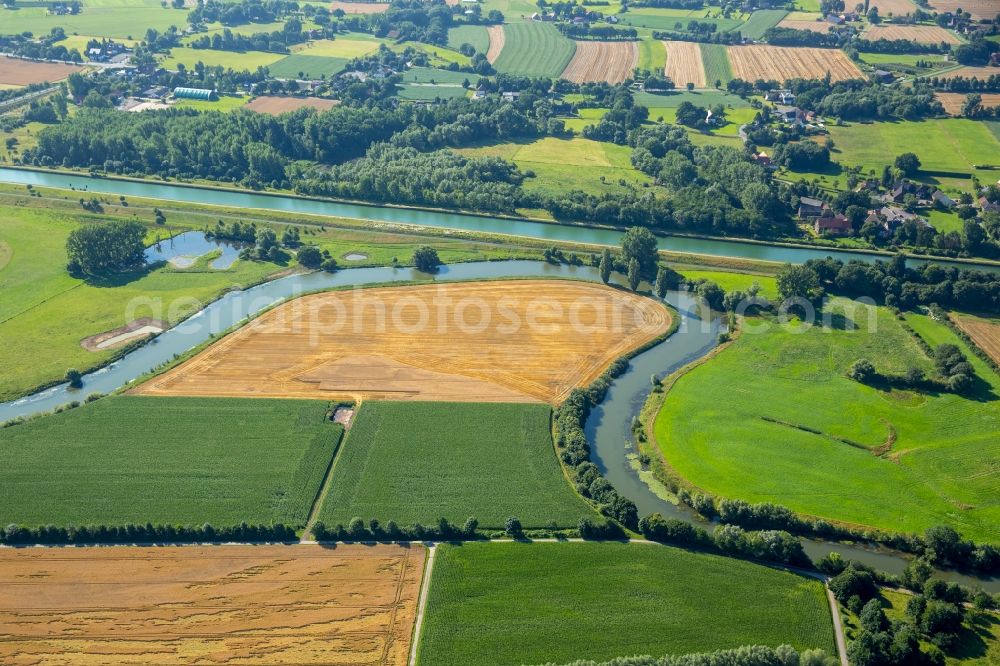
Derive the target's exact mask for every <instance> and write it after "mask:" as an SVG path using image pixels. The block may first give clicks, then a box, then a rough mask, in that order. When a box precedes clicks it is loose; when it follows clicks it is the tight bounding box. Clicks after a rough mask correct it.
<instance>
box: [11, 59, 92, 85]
mask: <svg viewBox="0 0 1000 666" xmlns="http://www.w3.org/2000/svg"><path fill="white" fill-rule="evenodd" d="M84 69H85V68H84V67H80V66H78V65H63V64H60V63H57V62H32V61H31V60H21V59H20V58H8V57H7V56H0V84H3V85H9V86H26V85H30V84H32V83H42V82H43V81H48V82H50V83H55V82H56V81H62V80H63V79H65V78H66V77H68V76H69V75H70V74H72V73H73V72H82V71H83V70H84Z"/></svg>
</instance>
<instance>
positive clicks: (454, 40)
mask: <svg viewBox="0 0 1000 666" xmlns="http://www.w3.org/2000/svg"><path fill="white" fill-rule="evenodd" d="M462 44H471V45H472V47H473V48H474V49H476V53H482V54H483V55H486V52H487V51H489V50H490V36H489V33H488V32H487V31H486V27H485V26H482V25H460V26H458V27H455V28H451V29H450V30H448V46H449V47H451V48H453V49H455V50H456V51H457V50H458V48H459V47H460V46H462Z"/></svg>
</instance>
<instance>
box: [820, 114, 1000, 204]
mask: <svg viewBox="0 0 1000 666" xmlns="http://www.w3.org/2000/svg"><path fill="white" fill-rule="evenodd" d="M829 130H830V136H831V137H832V138H833V140H834V143H835V145H836V151H835V152H834V154H833V156H832V157H833V159H834V160H836V161H837V162H840V163H841V164H843V165H845V166H854V165H861V167H862V168H863V169H864V171H865V172H868V171H869V170H874V171H875V173H881V172H882V167H883V165H885V164H886V163H887V156H889V157H894V156H896V155H900V154H902V153H906V152H913V153H916V154H917V156H918V157H919V158H920V162H921V167H920V168H921V172H920V173H918V174H917V175H916V176H915V178H916V179H917V180H924V181H929V182H935V181H939V182H940V183H941V184H943V185H947V186H952V187H960V188H962V189H968V187H969V186H970V185H971V180H968V179H961V178H956V177H950V176H947V175H944V174H947V173H960V174H969V176H970V177H971V175H972V174H977V175H978V176H979V177H980V178H982V179H983V180H984V181H987V182H992V181H993V180H995V172H993V171H986V170H976V169H973V168H972V165H973V164H994V165H996V164H1000V157H998V156H1000V140H998V138H997V137H996V136H995V135H994V134H992V133H991V132H990V130H989V128H988V127H987V126H986V123H982V122H978V121H975V120H968V119H965V118H946V119H945V118H938V119H933V120H924V121H920V122H913V121H910V122H897V123H871V124H861V123H855V124H852V125H849V126H846V127H837V126H836V125H834V124H832V123H831V125H830V127H829ZM933 171H939V172H944V174H933V173H927V172H933Z"/></svg>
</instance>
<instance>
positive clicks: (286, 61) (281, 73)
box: [267, 53, 350, 79]
mask: <svg viewBox="0 0 1000 666" xmlns="http://www.w3.org/2000/svg"><path fill="white" fill-rule="evenodd" d="M348 62H350V58H334V57H331V56H314V55H300V54H298V53H293V54H292V55H290V56H285V57H284V58H281V59H280V60H277V61H276V62H272V63H271V64H269V65H267V70H268V72H269V73H270V74H271V76H273V77H275V78H278V79H298V78H302V77H303V76H304V77H305V78H309V79H318V78H323V77H330V76H333V75H335V74H338V73H339V72H341V71H342V70H343V69H344V68H345V67H346V66H347V63H348Z"/></svg>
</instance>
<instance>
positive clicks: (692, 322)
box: [0, 261, 1000, 591]
mask: <svg viewBox="0 0 1000 666" xmlns="http://www.w3.org/2000/svg"><path fill="white" fill-rule="evenodd" d="M499 277H568V278H576V279H581V280H588V281H592V282H597V281H599V280H600V273H599V271H598V270H597V269H596V268H593V267H590V266H567V265H555V264H548V263H543V262H538V261H504V262H479V263H461V264H451V265H447V266H443V267H442V268H441V270H440V271H439V272H438V273H437V274H436V275H428V274H426V273H421V272H420V271H417V270H416V269H413V268H392V267H383V268H352V269H346V270H342V271H339V272H337V273H333V274H330V273H322V272H316V273H308V274H295V275H290V276H288V277H284V278H280V279H277V280H273V281H271V282H265V283H263V284H260V285H258V286H256V287H251V288H250V289H247V290H244V291H237V292H231V293H229V294H226V295H225V296H223V297H222V298H220V299H218V300H217V301H214V302H213V303H211V304H210V305H208V306H207V307H206V308H205V309H203V310H202V311H200V312H199V313H197V314H196V315H194V316H192V317H191V318H189V319H187V320H186V321H184V322H182V323H181V324H179V325H177V326H175V327H173V328H171V329H169V330H167V331H165V332H164V333H162V334H161V335H160V336H158V337H157V338H154V339H153V340H152V341H150V342H148V343H146V344H144V345H142V346H141V347H139V348H138V349H135V350H134V351H132V352H130V353H128V354H127V355H125V356H124V357H122V358H121V359H119V360H118V361H116V362H114V363H112V364H110V365H108V366H107V367H105V368H102V369H100V370H97V371H95V372H92V373H89V374H87V375H85V376H84V378H83V381H84V386H83V388H82V389H78V390H76V389H71V388H69V387H68V385H66V384H62V385H60V386H55V387H53V388H50V389H47V390H45V391H41V392H39V393H37V394H35V395H31V396H27V397H24V398H20V399H18V400H14V401H11V402H7V403H3V404H0V421H5V420H7V419H11V418H15V417H18V416H30V415H33V414H38V413H42V412H47V411H51V410H52V409H54V408H56V407H57V406H59V405H63V404H66V403H67V402H70V401H72V400H82V399H83V398H84V397H85V396H87V395H89V394H91V393H94V392H100V393H110V392H112V391H116V390H118V389H120V388H122V387H125V386H127V385H128V384H130V383H132V382H133V381H135V380H136V379H138V378H139V377H142V376H143V375H145V374H146V373H148V372H150V371H152V370H154V369H156V368H158V367H160V366H161V365H163V364H164V363H167V362H169V361H171V360H173V359H174V358H175V357H176V356H177V355H179V354H183V353H184V352H185V351H188V350H190V349H191V348H193V347H195V346H197V345H199V344H201V343H203V342H205V341H207V340H209V339H210V338H212V337H214V336H217V335H219V334H221V333H223V332H225V331H227V330H229V329H230V328H232V327H233V326H235V325H237V324H238V323H240V322H242V321H244V320H246V319H247V318H248V317H251V316H253V315H254V314H255V313H258V312H260V311H261V310H263V309H265V308H267V307H270V306H272V305H274V304H276V303H279V302H281V301H283V300H287V299H290V298H295V297H297V296H300V295H302V294H304V293H308V292H312V291H319V290H324V289H333V288H344V287H352V286H357V287H361V286H365V285H372V284H384V283H390V282H409V281H433V280H436V279H440V280H482V279H490V278H499ZM615 277H616V278H620V277H621V276H617V275H616V276H615ZM647 288H648V285H647ZM667 300H668V302H669V303H670V304H671V305H673V306H674V307H675V308H676V309H677V311H678V312H679V313H680V317H681V322H680V327H679V328H678V330H677V332H676V333H674V334H673V335H672V336H670V337H669V338H668V339H667V340H666V341H665V342H663V343H661V344H659V345H656V346H655V347H653V348H651V349H649V350H647V351H645V352H643V353H641V354H639V355H637V356H636V357H635V358H633V359H632V361H631V363H630V367H629V369H628V371H626V372H625V373H624V374H622V375H621V376H619V377H618V378H616V379H615V380H614V382H612V384H611V387H610V389H609V391H608V394H607V397H606V399H605V400H604V402H603V403H602V404H601V405H599V406H598V407H597V408H595V409H594V410H593V411H592V413H591V415H590V417H589V418H588V420H587V423H586V433H587V437H588V440H589V441H590V442H591V445H592V447H593V459H594V462H595V464H597V465H598V467H600V468H601V470H602V472H603V473H604V474H605V475H606V476H607V478H608V480H609V481H610V482H611V483H612V484H613V485H614V486H615V488H617V489H618V491H619V492H621V493H622V494H623V495H624V496H626V497H628V498H629V499H631V500H632V501H633V502H635V503H636V505H637V506H638V508H639V513H640V515H645V514H648V513H652V512H654V511H659V512H660V513H662V514H663V515H665V516H667V517H676V518H681V519H684V520H688V521H691V522H699V523H701V522H703V521H701V520H700V519H699V518H698V517H697V516H696V515H694V514H693V512H691V511H689V510H686V508H684V507H679V506H676V505H675V504H673V503H671V502H670V501H668V500H667V499H665V498H662V497H660V496H659V495H657V494H656V493H655V492H653V491H652V490H651V489H650V487H649V486H648V485H646V483H645V482H644V481H643V480H641V479H640V477H639V475H638V473H637V472H636V470H635V469H634V468H633V466H632V464H631V462H630V460H629V458H628V455H629V453H630V452H631V445H630V444H628V441H629V440H630V439H631V434H630V430H631V421H632V417H633V415H636V414H638V413H639V410H640V408H641V407H642V404H643V402H644V401H645V398H646V397H647V396H648V394H649V391H650V389H651V383H650V376H651V375H652V374H656V375H658V376H660V377H663V376H666V375H667V374H669V373H670V372H672V371H673V370H675V369H677V368H679V367H681V366H683V365H685V364H687V363H689V362H691V361H692V360H695V359H697V358H700V357H701V356H703V355H704V354H706V353H707V352H708V351H709V350H710V349H712V348H713V347H714V346H715V344H716V340H717V337H718V333H719V330H720V323H719V321H718V319H715V318H712V319H709V320H706V321H703V320H702V319H701V317H700V315H699V309H698V308H696V307H695V302H694V300H693V299H692V297H691V295H689V294H687V293H685V292H671V293H670V294H669V296H668V299H667ZM805 546H806V551H807V552H808V553H809V555H810V556H811V557H813V558H814V559H815V558H819V557H822V556H823V555H825V554H826V553H828V552H830V551H833V550H836V551H839V552H840V553H841V554H842V555H844V556H845V557H848V558H854V559H858V560H861V561H863V562H866V563H868V564H870V565H872V566H875V567H877V568H879V569H882V570H884V571H887V572H889V573H899V572H900V571H902V569H903V567H904V566H905V560H903V559H902V558H900V557H899V556H898V555H894V554H891V553H885V552H877V551H874V550H871V549H867V548H863V547H859V546H851V545H841V544H833V543H826V542H820V541H813V540H805ZM942 577H945V578H947V579H950V580H958V581H961V582H963V583H965V584H968V585H978V586H981V587H983V588H984V589H987V590H990V591H1000V580H997V579H993V580H990V581H985V580H981V579H976V578H971V577H966V576H961V575H959V574H955V573H953V572H943V573H942Z"/></svg>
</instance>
